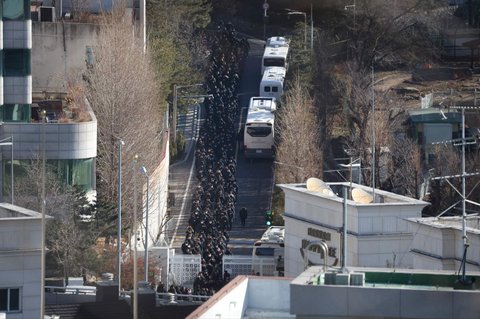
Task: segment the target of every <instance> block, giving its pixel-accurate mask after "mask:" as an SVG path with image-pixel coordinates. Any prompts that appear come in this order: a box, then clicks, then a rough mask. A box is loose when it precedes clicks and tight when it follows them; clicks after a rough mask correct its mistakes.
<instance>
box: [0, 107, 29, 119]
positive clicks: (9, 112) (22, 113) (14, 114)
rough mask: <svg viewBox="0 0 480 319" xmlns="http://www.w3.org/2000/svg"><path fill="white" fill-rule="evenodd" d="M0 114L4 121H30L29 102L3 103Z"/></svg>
mask: <svg viewBox="0 0 480 319" xmlns="http://www.w3.org/2000/svg"><path fill="white" fill-rule="evenodd" d="M1 110H2V111H1V112H0V116H1V119H0V120H2V121H4V122H25V123H29V122H30V114H31V112H30V104H4V105H3V106H2V107H1Z"/></svg>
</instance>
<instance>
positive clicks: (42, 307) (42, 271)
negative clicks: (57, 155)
mask: <svg viewBox="0 0 480 319" xmlns="http://www.w3.org/2000/svg"><path fill="white" fill-rule="evenodd" d="M40 115H41V116H42V240H41V245H42V247H41V254H42V256H41V262H40V263H41V266H40V267H41V268H40V318H44V317H45V268H46V265H45V257H46V256H45V253H46V249H45V233H46V221H45V214H46V207H45V205H46V199H45V161H46V160H45V156H46V154H45V149H46V145H45V115H46V112H45V110H42V111H41V114H40Z"/></svg>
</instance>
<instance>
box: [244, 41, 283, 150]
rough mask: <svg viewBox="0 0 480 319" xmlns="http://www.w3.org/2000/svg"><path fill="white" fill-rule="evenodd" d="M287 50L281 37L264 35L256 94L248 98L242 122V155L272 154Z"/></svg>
mask: <svg viewBox="0 0 480 319" xmlns="http://www.w3.org/2000/svg"><path fill="white" fill-rule="evenodd" d="M288 50H289V43H288V40H287V39H286V38H285V37H280V36H277V37H271V38H269V39H267V42H266V44H265V50H264V53H263V57H262V67H261V70H262V80H261V81H260V86H259V96H257V97H252V98H251V99H250V103H249V106H248V113H247V119H246V122H245V128H244V133H243V148H244V154H245V158H273V156H274V155H275V111H276V109H277V104H278V103H279V102H280V101H281V99H282V96H283V85H284V80H285V75H286V73H287V68H288Z"/></svg>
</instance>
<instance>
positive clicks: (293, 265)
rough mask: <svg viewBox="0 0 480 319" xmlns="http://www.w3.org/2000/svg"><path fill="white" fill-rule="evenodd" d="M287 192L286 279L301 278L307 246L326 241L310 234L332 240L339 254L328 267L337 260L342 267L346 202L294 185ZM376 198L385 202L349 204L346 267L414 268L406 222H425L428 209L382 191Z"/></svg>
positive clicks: (286, 188)
mask: <svg viewBox="0 0 480 319" xmlns="http://www.w3.org/2000/svg"><path fill="white" fill-rule="evenodd" d="M354 186H357V185H354ZM281 187H282V186H281ZM282 189H283V190H284V192H285V214H284V217H285V271H286V272H285V275H286V276H292V277H293V276H297V275H299V274H300V273H301V272H302V271H303V270H304V260H303V255H301V251H300V248H301V247H302V243H305V241H318V240H325V238H316V237H313V236H310V235H309V234H308V229H309V228H313V229H315V230H318V231H320V232H321V234H324V235H327V236H328V238H329V239H327V240H325V242H326V243H327V245H328V246H329V247H331V248H334V249H335V253H334V252H333V251H330V257H329V258H328V260H327V264H328V265H332V264H333V263H334V262H335V260H337V263H338V264H340V263H341V256H342V245H341V236H340V230H341V228H342V223H343V198H342V197H338V196H326V195H323V194H320V193H316V192H310V191H307V190H306V188H304V187H295V186H294V185H290V186H289V187H282ZM376 196H377V197H379V198H382V201H383V202H381V203H374V204H359V203H356V202H354V201H351V200H347V229H348V236H347V265H348V266H369V267H370V266H371V267H393V265H395V267H402V268H408V267H412V265H413V259H412V256H410V254H409V250H410V247H411V241H412V234H411V232H410V231H409V228H408V223H407V222H406V220H405V219H406V218H409V217H420V216H421V210H422V208H423V207H424V206H425V205H426V203H425V202H422V201H418V200H415V199H412V198H407V197H404V196H399V195H396V194H392V193H387V192H384V191H380V190H377V191H376ZM320 237H321V236H320ZM312 254H313V255H314V253H312ZM333 255H334V256H335V257H333ZM317 259H318V262H321V261H320V259H319V258H317Z"/></svg>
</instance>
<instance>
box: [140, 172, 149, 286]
mask: <svg viewBox="0 0 480 319" xmlns="http://www.w3.org/2000/svg"><path fill="white" fill-rule="evenodd" d="M140 172H141V173H142V174H143V175H145V177H146V178H147V200H146V204H145V246H144V247H145V253H144V258H143V259H144V272H145V281H146V282H148V201H149V199H150V196H149V193H150V177H149V176H148V172H147V169H146V168H145V166H142V167H140Z"/></svg>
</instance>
